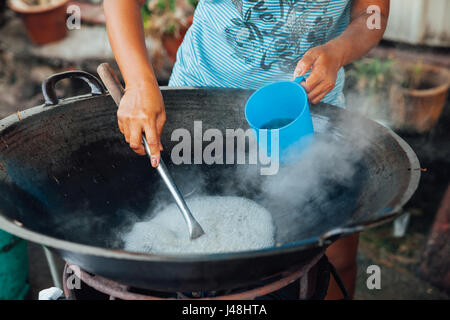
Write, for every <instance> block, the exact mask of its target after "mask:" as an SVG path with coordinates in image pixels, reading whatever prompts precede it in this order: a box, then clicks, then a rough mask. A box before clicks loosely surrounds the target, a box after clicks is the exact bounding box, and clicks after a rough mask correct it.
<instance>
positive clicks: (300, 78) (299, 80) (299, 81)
mask: <svg viewBox="0 0 450 320" xmlns="http://www.w3.org/2000/svg"><path fill="white" fill-rule="evenodd" d="M303 81H306V78H305V77H304V76H301V77H297V78H295V79H294V82H296V83H298V84H300V83H301V82H303Z"/></svg>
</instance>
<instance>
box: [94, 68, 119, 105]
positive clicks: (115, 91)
mask: <svg viewBox="0 0 450 320" xmlns="http://www.w3.org/2000/svg"><path fill="white" fill-rule="evenodd" d="M97 73H98V75H99V76H100V79H102V81H103V83H104V84H105V86H106V88H107V89H108V91H109V94H110V95H111V97H112V98H113V99H114V102H115V103H116V105H117V106H119V104H120V100H121V99H122V97H123V94H124V92H125V90H124V89H123V87H122V85H121V84H120V81H119V79H118V78H117V76H116V74H115V73H114V70H113V69H112V68H111V66H110V65H109V63H106V62H105V63H102V64H101V65H99V66H98V67H97Z"/></svg>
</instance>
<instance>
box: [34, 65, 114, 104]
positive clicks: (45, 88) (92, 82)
mask: <svg viewBox="0 0 450 320" xmlns="http://www.w3.org/2000/svg"><path fill="white" fill-rule="evenodd" d="M63 79H80V80H83V81H84V82H86V83H87V84H88V85H89V87H91V94H92V95H100V94H105V93H106V90H105V87H104V86H103V84H102V82H101V81H100V80H99V79H98V78H97V77H95V76H94V75H92V74H90V73H88V72H85V71H67V72H61V73H57V74H54V75H52V76H50V77H48V78H47V79H46V80H44V82H42V94H43V95H44V99H45V104H46V105H47V106H51V105H55V104H58V102H59V99H58V96H57V95H56V92H55V86H56V84H57V83H58V82H59V81H61V80H63Z"/></svg>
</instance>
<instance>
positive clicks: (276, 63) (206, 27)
mask: <svg viewBox="0 0 450 320" xmlns="http://www.w3.org/2000/svg"><path fill="white" fill-rule="evenodd" d="M350 7H351V1H350V0H309V1H301V0H200V2H199V4H198V6H197V9H196V10H195V14H194V21H193V24H192V26H191V27H190V28H189V30H188V32H187V33H186V35H185V38H184V40H183V43H182V44H181V46H180V49H179V50H178V53H177V62H176V63H175V66H174V69H173V72H172V76H171V78H170V82H169V85H170V86H194V87H229V88H245V89H258V88H260V87H262V86H263V85H266V84H268V83H271V82H275V81H280V80H290V79H291V78H292V74H293V72H294V70H295V67H296V65H297V63H298V61H300V59H301V58H302V57H303V55H304V54H305V52H306V51H307V50H308V49H310V48H312V47H315V46H318V45H321V44H324V43H326V42H328V41H329V40H331V39H333V38H335V37H337V36H338V35H339V34H341V33H342V31H344V29H345V28H346V27H347V25H348V24H349V21H350V9H351V8H350ZM308 74H309V73H308ZM308 74H307V75H308ZM344 78H345V75H344V70H343V69H341V70H340V71H339V73H338V78H337V81H336V85H335V88H334V89H333V90H332V91H331V92H330V93H329V94H328V95H327V96H326V97H325V98H324V99H323V101H324V102H327V103H331V104H334V105H338V106H341V107H343V106H344V103H345V102H344V96H343V93H342V89H343V86H344Z"/></svg>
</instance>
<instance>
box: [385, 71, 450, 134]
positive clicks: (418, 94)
mask: <svg viewBox="0 0 450 320" xmlns="http://www.w3.org/2000/svg"><path fill="white" fill-rule="evenodd" d="M411 67H412V65H411V64H406V65H405V66H404V68H405V70H408V68H409V69H410V68H411ZM422 70H423V71H422V72H423V77H422V79H423V80H425V81H426V82H427V83H428V84H430V85H431V88H429V89H416V90H413V89H403V88H393V89H392V90H391V92H390V105H391V117H392V121H393V125H394V127H396V128H401V129H405V130H409V131H416V132H426V131H429V130H430V129H432V128H433V127H434V125H435V124H436V122H437V121H438V119H439V117H440V115H441V113H442V110H443V108H444V105H445V102H446V99H447V92H448V89H449V85H450V72H449V70H447V69H446V68H443V67H437V66H432V65H423V66H422Z"/></svg>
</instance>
